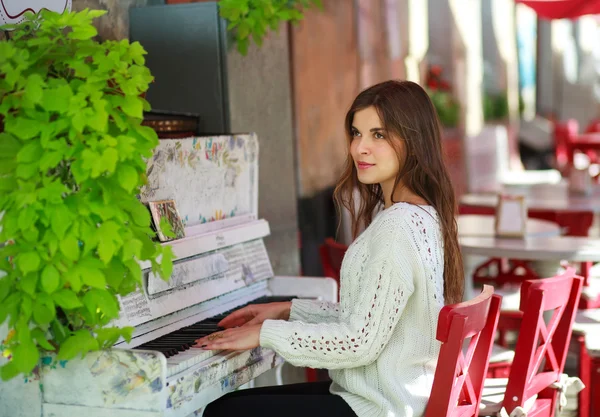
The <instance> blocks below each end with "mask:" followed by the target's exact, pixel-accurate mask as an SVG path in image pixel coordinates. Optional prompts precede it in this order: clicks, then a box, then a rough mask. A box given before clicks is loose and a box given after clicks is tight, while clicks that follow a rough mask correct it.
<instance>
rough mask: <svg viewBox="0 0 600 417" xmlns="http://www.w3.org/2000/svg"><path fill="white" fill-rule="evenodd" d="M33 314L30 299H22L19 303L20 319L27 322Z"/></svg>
mask: <svg viewBox="0 0 600 417" xmlns="http://www.w3.org/2000/svg"><path fill="white" fill-rule="evenodd" d="M32 312H33V301H32V299H31V298H30V297H23V301H21V315H20V319H22V320H25V321H29V319H30V318H31V313H32Z"/></svg>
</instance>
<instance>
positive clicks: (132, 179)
mask: <svg viewBox="0 0 600 417" xmlns="http://www.w3.org/2000/svg"><path fill="white" fill-rule="evenodd" d="M117 178H118V179H119V184H121V187H123V188H124V189H125V190H126V191H132V190H133V189H134V188H135V186H136V185H137V183H138V179H139V176H138V173H137V171H136V170H135V168H133V167H132V166H131V165H125V164H121V165H119V168H118V169H117Z"/></svg>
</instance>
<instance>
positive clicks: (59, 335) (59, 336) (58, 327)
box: [50, 319, 68, 343]
mask: <svg viewBox="0 0 600 417" xmlns="http://www.w3.org/2000/svg"><path fill="white" fill-rule="evenodd" d="M50 327H51V328H52V333H53V335H54V339H55V340H56V341H57V342H58V343H62V342H63V341H64V340H65V339H66V338H67V336H68V334H67V329H66V328H65V326H63V325H62V324H61V323H60V322H59V321H58V320H56V319H54V320H52V323H51V324H50Z"/></svg>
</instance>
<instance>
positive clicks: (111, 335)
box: [0, 10, 172, 380]
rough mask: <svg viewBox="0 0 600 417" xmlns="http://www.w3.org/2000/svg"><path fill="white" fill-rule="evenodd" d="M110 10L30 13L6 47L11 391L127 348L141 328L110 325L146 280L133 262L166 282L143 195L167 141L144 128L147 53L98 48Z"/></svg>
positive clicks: (2, 313)
mask: <svg viewBox="0 0 600 417" xmlns="http://www.w3.org/2000/svg"><path fill="white" fill-rule="evenodd" d="M104 13H105V12H104V11H89V10H84V11H81V12H79V13H75V12H73V13H65V14H62V15H61V14H57V13H54V12H49V11H43V12H42V13H41V14H40V15H37V16H36V15H33V14H28V15H27V17H26V19H25V21H24V22H22V23H20V24H19V25H17V26H11V27H9V29H13V31H12V32H11V36H10V38H11V39H10V40H3V41H0V118H3V119H4V120H3V122H4V129H3V131H2V132H1V133H0V213H3V215H2V217H1V219H0V229H1V232H0V242H8V244H6V245H3V247H1V248H0V324H2V323H4V322H6V321H8V327H9V335H8V338H6V339H5V340H4V341H3V342H2V341H1V340H0V344H2V346H1V347H0V348H3V350H4V353H5V354H7V353H8V356H9V358H10V360H9V361H8V363H7V364H5V365H4V366H3V367H2V368H0V374H1V376H2V379H5V380H6V379H10V378H12V377H14V376H15V375H17V374H19V373H25V374H27V373H29V372H31V371H32V369H33V368H34V367H35V366H36V365H37V364H38V361H39V358H40V353H47V352H49V351H52V352H56V355H57V359H61V360H65V359H71V358H74V357H75V356H76V355H78V354H85V353H86V352H88V351H91V350H97V349H102V348H108V347H111V346H112V345H113V344H114V343H115V342H116V341H117V340H118V339H119V338H120V337H124V338H125V339H128V338H129V337H130V336H131V331H132V328H116V327H111V326H110V323H111V321H112V320H113V319H116V318H117V317H118V315H119V303H118V301H117V295H125V294H128V293H130V292H132V291H134V290H135V289H136V288H137V287H139V286H140V284H141V283H142V271H141V269H140V265H139V263H138V261H139V260H149V261H151V264H152V267H153V269H154V270H155V271H156V272H158V273H160V274H161V275H162V276H163V277H168V276H170V273H171V269H172V262H171V259H172V253H171V250H170V247H164V248H163V247H162V246H160V245H159V244H157V243H155V242H153V241H152V236H153V235H154V233H153V232H152V230H151V228H150V216H149V213H148V211H147V209H146V208H145V206H144V205H143V204H142V203H141V202H140V201H139V200H138V199H137V198H136V194H137V193H138V189H139V187H140V186H141V185H142V184H143V183H144V182H145V180H146V178H145V172H146V162H145V160H144V158H148V157H150V156H151V154H152V149H153V148H154V147H155V146H156V145H157V144H158V138H157V136H156V134H155V132H154V131H153V130H152V129H150V128H148V127H144V126H142V125H141V122H142V113H143V111H144V110H145V109H146V110H147V109H149V105H148V103H147V102H146V101H145V100H144V99H143V98H142V97H141V96H142V95H143V94H144V93H145V91H146V90H147V89H148V84H149V83H150V82H151V81H152V76H151V74H150V72H149V70H148V68H147V67H146V66H145V65H144V54H145V51H144V49H143V48H142V46H141V45H140V44H139V43H137V42H135V43H129V41H128V40H122V41H118V42H117V41H105V42H102V43H100V42H97V41H95V40H93V39H92V38H93V37H94V36H95V35H96V34H97V31H96V29H95V28H94V26H93V25H92V20H93V18H96V17H98V16H101V15H103V14H104ZM0 246H2V245H0ZM159 256H162V261H161V263H160V264H159V263H158V262H157V259H158V257H159Z"/></svg>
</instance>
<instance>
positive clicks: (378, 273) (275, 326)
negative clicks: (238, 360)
mask: <svg viewBox="0 0 600 417" xmlns="http://www.w3.org/2000/svg"><path fill="white" fill-rule="evenodd" d="M406 224H407V223H406V221H404V220H403V218H402V217H401V216H388V217H387V218H384V219H381V221H379V222H377V224H373V225H372V227H375V229H374V230H373V231H371V233H370V234H369V236H365V238H369V239H370V241H369V242H366V243H367V244H366V249H365V253H364V254H363V255H364V256H365V257H366V258H365V261H364V262H358V263H357V265H358V264H360V265H362V266H361V267H358V268H360V270H358V271H356V270H352V269H351V270H349V271H345V272H347V276H345V277H344V279H352V280H358V282H359V283H360V285H359V286H357V287H358V288H359V291H357V293H356V294H351V296H350V297H349V298H350V299H347V300H346V299H344V300H342V313H341V314H340V317H339V319H338V320H337V321H336V322H332V323H315V324H309V323H302V322H293V321H292V322H289V321H287V322H286V321H280V320H266V321H265V322H264V323H263V325H262V329H261V332H260V344H261V346H264V347H268V348H271V349H273V350H275V351H276V352H277V353H278V354H280V355H281V356H282V357H283V358H284V359H285V360H286V361H288V362H290V363H291V364H292V365H295V366H307V367H311V368H321V369H343V368H352V367H358V366H365V365H368V364H370V363H372V362H374V361H375V360H376V359H377V357H378V356H379V354H380V352H381V351H382V349H383V348H384V346H385V345H386V344H387V342H388V341H389V339H390V337H391V335H392V333H393V330H394V327H395V325H396V323H397V322H398V320H399V319H400V317H401V316H402V314H403V311H404V308H405V306H406V303H407V300H408V298H409V297H410V295H411V294H412V292H413V291H414V284H413V273H414V271H415V270H416V268H415V267H414V260H415V259H416V258H417V255H416V254H415V250H414V248H413V246H412V245H411V244H410V239H411V235H412V232H408V230H409V229H408V227H406V231H405V227H404V225H406ZM365 232H366V231H365Z"/></svg>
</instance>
